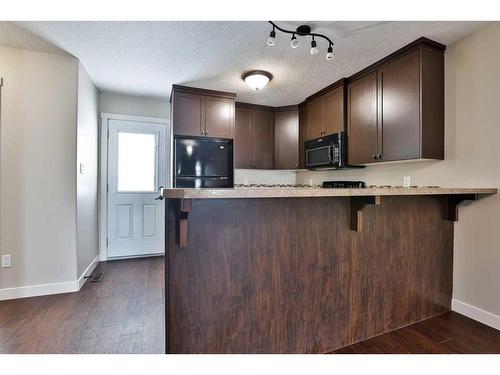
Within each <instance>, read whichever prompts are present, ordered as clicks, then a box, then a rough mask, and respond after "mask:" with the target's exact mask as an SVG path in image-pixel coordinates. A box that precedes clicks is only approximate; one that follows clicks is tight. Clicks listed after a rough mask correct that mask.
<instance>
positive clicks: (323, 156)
mask: <svg viewBox="0 0 500 375" xmlns="http://www.w3.org/2000/svg"><path fill="white" fill-rule="evenodd" d="M332 162H333V160H332V154H331V146H330V145H328V146H323V147H318V148H313V149H310V150H307V151H306V166H307V168H319V167H324V166H330V165H332Z"/></svg>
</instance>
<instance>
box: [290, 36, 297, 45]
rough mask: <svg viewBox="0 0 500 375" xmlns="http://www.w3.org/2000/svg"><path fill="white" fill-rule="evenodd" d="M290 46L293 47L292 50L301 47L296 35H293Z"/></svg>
mask: <svg viewBox="0 0 500 375" xmlns="http://www.w3.org/2000/svg"><path fill="white" fill-rule="evenodd" d="M290 46H292V48H297V47H298V46H299V40H298V39H297V37H296V36H295V34H293V35H292V40H291V41H290Z"/></svg>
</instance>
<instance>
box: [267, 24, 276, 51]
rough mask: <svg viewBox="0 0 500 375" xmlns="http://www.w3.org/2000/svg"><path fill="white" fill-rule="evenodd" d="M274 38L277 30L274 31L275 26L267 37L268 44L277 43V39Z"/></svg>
mask: <svg viewBox="0 0 500 375" xmlns="http://www.w3.org/2000/svg"><path fill="white" fill-rule="evenodd" d="M274 38H276V31H274V26H273V30H272V31H271V33H270V34H269V38H267V45H268V46H271V47H272V46H274V45H275V44H276V41H275V39H274Z"/></svg>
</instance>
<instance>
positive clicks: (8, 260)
mask: <svg viewBox="0 0 500 375" xmlns="http://www.w3.org/2000/svg"><path fill="white" fill-rule="evenodd" d="M11 266H12V255H10V254H8V255H2V267H11Z"/></svg>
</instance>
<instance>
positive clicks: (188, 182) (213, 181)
mask: <svg viewBox="0 0 500 375" xmlns="http://www.w3.org/2000/svg"><path fill="white" fill-rule="evenodd" d="M175 187H176V188H212V189H216V188H232V187H233V179H232V178H226V177H202V178H198V177H177V178H176V179H175Z"/></svg>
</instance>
